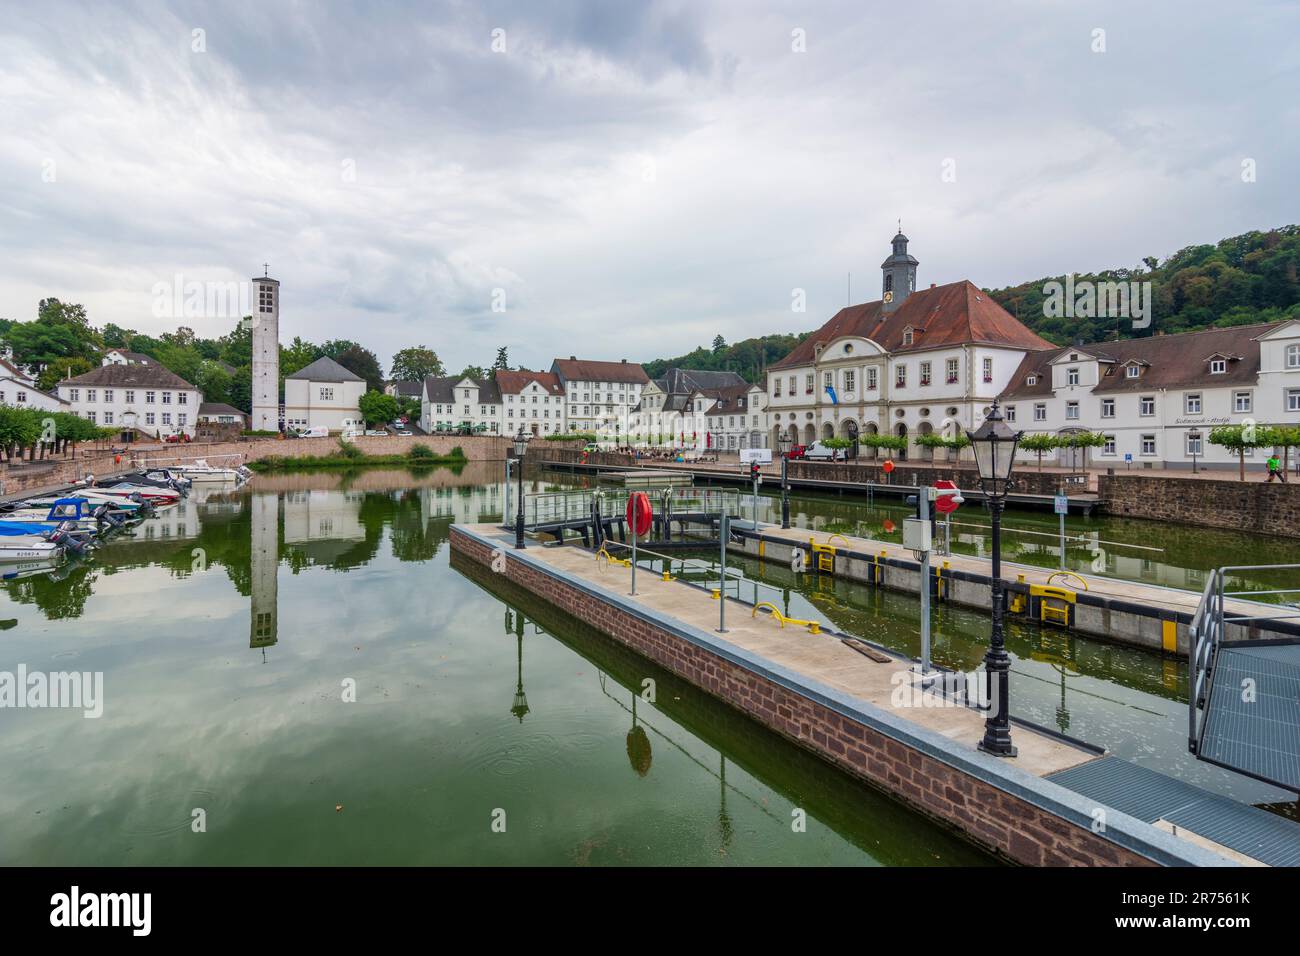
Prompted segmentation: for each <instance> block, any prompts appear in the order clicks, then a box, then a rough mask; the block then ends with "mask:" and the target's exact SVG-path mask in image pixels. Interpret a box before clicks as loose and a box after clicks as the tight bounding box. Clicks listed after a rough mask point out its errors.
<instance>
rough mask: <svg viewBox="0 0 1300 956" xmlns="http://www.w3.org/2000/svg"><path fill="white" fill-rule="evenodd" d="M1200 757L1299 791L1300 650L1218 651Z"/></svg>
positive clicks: (1290, 647) (1285, 647)
mask: <svg viewBox="0 0 1300 956" xmlns="http://www.w3.org/2000/svg"><path fill="white" fill-rule="evenodd" d="M1281 652H1286V653H1281ZM1288 657H1290V658H1291V660H1287V658H1288ZM1197 756H1198V757H1200V758H1201V759H1202V760H1206V761H1209V762H1210V763H1215V764H1218V765H1219V766H1221V767H1227V768H1229V769H1232V770H1236V771H1238V772H1239V773H1244V774H1247V775H1249V776H1251V777H1255V778H1257V779H1259V780H1264V781H1267V782H1269V783H1275V784H1278V785H1280V786H1283V787H1286V788H1287V789H1289V790H1295V791H1297V792H1300V645H1296V644H1291V645H1277V646H1272V647H1269V646H1264V647H1250V646H1243V645H1222V646H1221V647H1220V648H1219V652H1218V654H1217V655H1216V658H1215V662H1214V679H1213V680H1212V681H1211V683H1210V696H1209V702H1208V703H1207V705H1206V708H1205V727H1204V729H1203V730H1202V732H1201V742H1200V748H1199V749H1198V751H1197Z"/></svg>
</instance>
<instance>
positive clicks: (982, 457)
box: [966, 400, 1021, 757]
mask: <svg viewBox="0 0 1300 956" xmlns="http://www.w3.org/2000/svg"><path fill="white" fill-rule="evenodd" d="M1020 435H1021V433H1020V432H1018V431H1016V430H1015V429H1013V428H1011V426H1009V425H1008V424H1007V423H1006V420H1005V419H1003V417H1002V411H1001V409H999V408H998V403H997V401H996V400H994V402H993V407H992V408H990V409H989V413H988V415H987V416H985V418H984V421H983V423H982V424H981V425H980V426H979V428H977V429H975V430H974V431H969V430H968V431H967V432H966V437H967V438H969V439H970V443H971V448H972V449H973V450H974V452H975V465H976V467H977V468H978V469H979V476H980V487H981V488H982V489H983V491H984V496H985V499H986V501H987V502H988V508H989V517H990V518H991V522H990V523H991V524H992V527H993V555H992V562H991V564H992V567H991V569H990V570H991V575H990V576H991V578H992V589H993V628H992V632H991V634H990V637H989V649H988V652H987V653H986V654H985V655H984V670H985V673H986V674H987V675H988V681H989V688H988V690H989V696H990V698H991V703H992V711H991V713H990V715H989V716H988V718H987V719H985V721H984V739H983V740H981V741H980V745H979V749H980V750H983V751H984V752H985V753H990V754H993V755H994V756H997V757H1014V756H1015V755H1016V748H1015V747H1014V746H1013V745H1012V743H1011V720H1010V717H1011V701H1010V697H1009V689H1010V675H1011V657H1010V655H1009V654H1007V646H1006V639H1005V636H1004V635H1003V631H1002V616H1003V612H1004V608H1005V605H1006V591H1005V589H1004V588H1003V585H1002V507H1003V504H1004V502H1005V500H1006V496H1007V492H1008V490H1010V487H1011V470H1012V468H1014V467H1015V461H1016V447H1017V446H1018V445H1019V444H1020Z"/></svg>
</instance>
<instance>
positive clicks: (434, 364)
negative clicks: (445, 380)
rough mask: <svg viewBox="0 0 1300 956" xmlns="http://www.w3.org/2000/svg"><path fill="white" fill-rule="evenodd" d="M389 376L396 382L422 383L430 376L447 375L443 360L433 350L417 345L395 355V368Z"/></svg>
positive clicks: (390, 371)
mask: <svg viewBox="0 0 1300 956" xmlns="http://www.w3.org/2000/svg"><path fill="white" fill-rule="evenodd" d="M389 374H390V375H391V376H392V378H393V380H394V381H396V382H422V381H424V379H426V378H428V377H429V376H430V375H446V374H447V373H446V371H445V370H444V368H443V365H442V359H440V358H438V353H437V352H435V351H434V350H433V349H428V348H425V347H424V346H423V345H417V346H415V347H414V348H409V349H402V350H401V351H399V352H396V353H394V355H393V367H392V368H391V369H390V370H389Z"/></svg>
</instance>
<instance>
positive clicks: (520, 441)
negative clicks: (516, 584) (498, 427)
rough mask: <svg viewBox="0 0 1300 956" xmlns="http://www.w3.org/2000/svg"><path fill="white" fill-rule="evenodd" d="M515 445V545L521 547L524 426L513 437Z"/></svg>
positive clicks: (522, 541) (522, 537)
mask: <svg viewBox="0 0 1300 956" xmlns="http://www.w3.org/2000/svg"><path fill="white" fill-rule="evenodd" d="M514 445H515V471H517V472H518V473H519V494H518V495H517V497H518V498H519V510H518V511H516V512H515V547H516V548H523V546H524V454H525V452H527V451H528V436H526V435H525V434H524V426H523V425H520V426H519V431H518V433H517V434H516V435H515V438H514Z"/></svg>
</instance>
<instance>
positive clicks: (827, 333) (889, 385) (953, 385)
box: [766, 232, 1052, 459]
mask: <svg viewBox="0 0 1300 956" xmlns="http://www.w3.org/2000/svg"><path fill="white" fill-rule="evenodd" d="M907 243H908V239H907V237H906V236H904V235H903V234H902V233H901V232H900V233H898V234H897V235H896V236H894V239H893V252H892V254H891V255H890V256H889V258H887V259H886V260H885V261H884V262H883V263H882V264H881V270H882V291H881V298H880V299H879V300H877V301H874V302H867V303H864V304H861V305H853V306H848V307H846V308H843V309H841V310H840V311H839V312H837V313H836V314H835V315H834V316H833V317H832V318H831V320H830V321H829V322H827V323H826V324H825V325H823V326H822V327H821V328H820V329H818V330H817V331H815V332H813V333H812V334H811V335H809V336H808V337H807V338H806V339H805V340H804V341H803V342H802V343H800V344H799V346H798V347H796V348H795V349H794V351H792V352H791V353H790V354H789V355H787V356H786V357H785V358H783V359H782V360H781V361H779V362H777V363H775V364H774V365H772V366H770V367H769V369H768V373H767V394H766V410H767V427H768V438H769V441H770V444H771V447H773V448H775V447H778V446H777V444H776V442H777V440H778V439H779V437H780V435H781V433H782V432H789V433H790V434H791V437H792V438H793V439H794V441H795V442H796V443H802V444H810V443H812V442H813V441H816V440H819V439H824V438H831V437H842V438H849V439H852V438H855V437H857V436H859V435H862V434H871V433H883V434H890V435H895V436H902V437H906V438H908V439H909V442H908V448H907V450H906V451H905V452H895V453H893V455H894V457H896V458H898V457H908V458H918V457H919V458H922V459H927V458H931V457H933V456H932V452H931V451H930V450H928V449H925V448H921V447H917V446H915V445H914V444H912V442H911V439H914V438H915V436H917V435H920V434H926V433H931V432H939V433H941V434H944V435H953V434H956V433H958V431H959V430H960V429H968V428H975V427H977V426H978V425H979V423H980V422H981V421H983V419H984V416H985V414H986V412H987V409H988V408H989V406H990V405H991V404H992V402H993V399H994V398H995V397H996V396H997V395H998V394H999V393H1001V392H1002V391H1003V389H1005V387H1006V385H1007V382H1008V381H1009V380H1010V379H1011V377H1012V375H1014V374H1015V372H1016V370H1017V369H1018V368H1019V367H1020V365H1021V362H1022V360H1023V359H1024V356H1025V354H1026V353H1027V352H1037V351H1042V350H1044V349H1050V348H1051V347H1052V345H1051V343H1050V342H1048V341H1046V340H1045V339H1042V338H1040V337H1039V336H1038V335H1036V334H1035V333H1034V332H1032V331H1030V330H1029V329H1028V328H1027V327H1026V326H1025V325H1023V324H1022V323H1021V322H1020V321H1019V320H1017V319H1016V318H1015V317H1014V316H1012V315H1011V314H1010V313H1008V312H1007V311H1006V310H1005V309H1003V308H1002V307H1001V306H1000V305H998V304H997V303H996V302H994V301H993V300H992V299H990V298H989V297H988V295H986V294H985V293H984V292H983V291H982V290H981V289H979V288H978V287H977V286H975V285H974V284H972V283H971V282H969V281H966V280H962V281H959V282H953V283H949V284H947V285H942V286H934V285H931V286H930V287H929V288H928V289H917V288H916V267H917V265H918V262H917V260H916V259H915V258H914V257H912V256H911V255H909V254H908V251H907ZM863 454H864V455H870V454H871V451H870V450H869V449H864V450H863Z"/></svg>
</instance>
